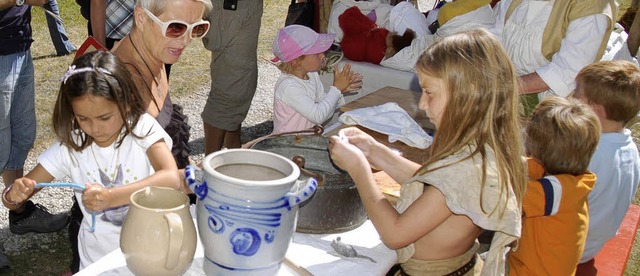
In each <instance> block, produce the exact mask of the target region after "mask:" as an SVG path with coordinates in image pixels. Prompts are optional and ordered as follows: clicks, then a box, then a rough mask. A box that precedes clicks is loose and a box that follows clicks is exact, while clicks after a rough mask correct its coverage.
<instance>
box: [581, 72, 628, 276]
mask: <svg viewBox="0 0 640 276" xmlns="http://www.w3.org/2000/svg"><path fill="white" fill-rule="evenodd" d="M573 96H574V97H575V98H577V99H578V100H580V101H582V102H584V103H586V104H587V105H589V106H590V107H591V108H592V109H593V111H594V112H595V113H596V115H598V118H599V119H600V125H601V126H602V133H601V134H600V142H599V143H598V147H597V148H596V152H595V153H594V154H593V157H592V158H591V162H590V163H589V170H590V171H592V172H593V173H595V174H596V175H597V176H598V179H597V180H596V184H595V185H594V187H593V190H592V191H591V193H589V199H588V201H589V231H588V233H587V241H586V244H585V246H584V252H583V253H582V258H581V259H580V265H579V266H578V269H577V273H576V274H578V272H579V273H580V274H581V275H595V270H594V269H595V268H594V267H593V265H594V258H595V256H596V255H597V254H598V252H600V249H602V247H603V245H604V244H605V243H606V242H607V241H608V240H609V239H611V238H613V237H614V236H615V235H616V232H617V231H618V227H620V223H622V220H623V219H624V216H625V215H626V213H627V210H628V209H629V205H630V204H631V203H632V202H633V198H634V196H635V194H636V192H637V191H638V182H640V158H639V157H638V148H637V147H636V144H635V143H634V142H633V137H631V130H629V129H628V128H625V126H626V125H627V124H628V123H629V122H630V121H631V120H632V119H634V118H635V117H636V114H638V111H640V69H638V67H637V66H635V65H634V64H633V63H631V62H628V61H623V60H616V61H600V62H596V63H593V64H591V65H588V66H586V67H585V68H583V69H582V70H581V71H580V72H579V73H578V76H577V77H576V89H575V91H574V94H573ZM588 271H592V272H591V274H589V273H587V272H588Z"/></svg>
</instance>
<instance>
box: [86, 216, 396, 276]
mask: <svg viewBox="0 0 640 276" xmlns="http://www.w3.org/2000/svg"><path fill="white" fill-rule="evenodd" d="M338 236H340V237H341V240H342V242H344V243H347V244H350V245H353V247H354V248H355V249H356V250H357V251H358V254H360V255H365V256H369V257H371V258H373V259H374V260H376V263H373V262H371V261H369V260H367V259H363V258H344V257H339V256H338V255H336V253H335V252H334V250H333V249H332V248H331V241H332V240H334V239H335V238H336V237H338ZM199 239H200V237H199V236H198V243H197V248H196V252H195V256H194V260H193V263H191V266H190V268H189V270H188V271H187V272H186V273H185V274H184V275H204V271H203V270H202V262H203V258H204V249H203V248H202V244H201V243H200V240H199ZM286 257H287V258H288V259H289V260H291V261H292V262H293V263H295V264H297V265H299V266H302V267H304V268H305V269H307V270H308V271H310V272H311V273H313V274H314V275H343V274H345V273H349V274H351V275H384V274H385V273H386V272H387V271H388V270H389V268H391V266H393V264H394V263H395V261H396V253H395V251H393V250H390V249H389V248H387V247H386V246H385V245H384V244H382V242H381V241H380V236H379V235H378V233H377V232H376V230H375V228H374V227H373V224H372V223H371V221H369V220H367V221H366V222H365V223H364V224H363V225H362V226H360V227H358V228H356V229H354V230H351V231H348V232H344V233H337V234H302V233H295V234H294V236H293V242H292V243H291V245H290V246H289V249H288V250H287V254H286ZM75 275H80V276H82V275H87V276H89V275H90V276H93V275H133V273H131V271H129V269H128V268H127V264H126V262H125V259H124V255H122V251H120V249H116V250H114V251H112V252H111V253H109V254H107V255H106V256H104V257H103V258H102V259H100V260H99V261H97V262H95V263H93V264H91V265H90V266H88V267H86V268H85V269H83V270H82V271H80V272H78V273H77V274H75ZM278 275H296V273H295V272H294V271H293V270H291V269H290V268H289V267H288V266H285V265H284V264H283V265H282V267H281V269H280V272H279V274H278Z"/></svg>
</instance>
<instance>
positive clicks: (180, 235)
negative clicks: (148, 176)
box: [120, 187, 197, 275]
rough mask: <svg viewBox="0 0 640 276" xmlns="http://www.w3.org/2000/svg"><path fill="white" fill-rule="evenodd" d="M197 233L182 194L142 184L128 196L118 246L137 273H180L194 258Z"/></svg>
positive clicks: (129, 265) (186, 198)
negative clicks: (129, 200) (128, 202)
mask: <svg viewBox="0 0 640 276" xmlns="http://www.w3.org/2000/svg"><path fill="white" fill-rule="evenodd" d="M196 235H197V234H196V228H195V226H194V224H193V218H192V217H191V213H190V212H189V198H188V197H187V196H186V195H185V194H183V193H182V192H180V191H177V190H174V189H171V188H164V187H145V188H143V189H140V190H138V191H136V192H134V193H133V194H132V195H131V204H130V205H129V213H128V214H127V216H126V218H125V220H124V223H123V225H122V231H121V233H120V248H121V249H122V253H123V254H124V257H125V259H126V262H127V267H128V268H129V270H131V272H133V273H134V274H136V275H182V274H183V273H184V272H185V271H187V269H188V268H189V266H190V265H191V262H192V261H193V255H194V254H195V250H196V242H197V236H196Z"/></svg>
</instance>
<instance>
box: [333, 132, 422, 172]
mask: <svg viewBox="0 0 640 276" xmlns="http://www.w3.org/2000/svg"><path fill="white" fill-rule="evenodd" d="M339 134H340V135H342V136H343V137H345V139H347V141H348V142H349V143H350V144H352V145H354V146H356V147H358V148H359V149H360V150H361V151H362V152H363V153H364V155H365V157H366V158H367V160H368V161H369V163H370V164H371V166H372V167H374V168H376V169H379V170H383V171H385V172H386V173H387V174H388V175H389V176H391V178H393V179H394V180H395V181H396V182H398V183H404V182H406V181H407V180H408V179H409V178H411V177H412V176H413V174H414V173H415V172H416V171H417V170H418V169H419V168H420V164H417V163H415V162H413V161H411V160H408V159H406V158H404V157H402V156H400V155H398V154H397V153H396V152H394V151H393V150H391V149H390V148H389V147H387V146H385V145H383V144H381V143H380V142H378V141H376V140H375V139H373V138H372V137H371V136H370V135H368V134H367V133H365V132H364V131H362V130H360V129H359V128H357V127H350V128H345V129H342V130H340V132H339Z"/></svg>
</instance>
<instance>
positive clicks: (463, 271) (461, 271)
mask: <svg viewBox="0 0 640 276" xmlns="http://www.w3.org/2000/svg"><path fill="white" fill-rule="evenodd" d="M477 256H478V255H477V254H474V255H473V258H471V260H469V262H468V263H466V264H465V265H463V266H461V267H460V268H458V269H456V271H454V272H451V273H449V274H446V275H445V276H461V275H465V274H467V272H469V271H470V270H472V269H473V267H474V266H475V265H476V258H477Z"/></svg>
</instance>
